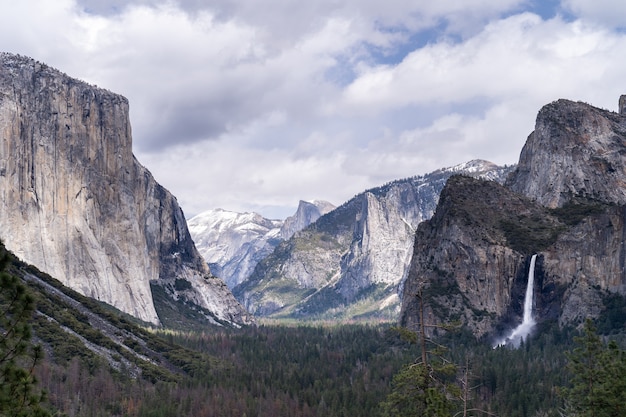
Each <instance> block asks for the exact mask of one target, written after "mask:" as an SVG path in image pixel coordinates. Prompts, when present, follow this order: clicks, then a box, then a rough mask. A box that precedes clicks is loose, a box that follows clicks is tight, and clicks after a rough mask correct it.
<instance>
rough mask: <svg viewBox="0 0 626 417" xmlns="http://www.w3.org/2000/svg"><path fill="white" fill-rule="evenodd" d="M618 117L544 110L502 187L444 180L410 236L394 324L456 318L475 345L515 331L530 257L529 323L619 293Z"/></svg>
mask: <svg viewBox="0 0 626 417" xmlns="http://www.w3.org/2000/svg"><path fill="white" fill-rule="evenodd" d="M625 158H626V118H624V117H623V116H622V115H621V114H617V113H613V112H610V111H607V110H602V109H598V108H595V107H593V106H591V105H588V104H585V103H577V102H572V101H568V100H558V101H556V102H554V103H551V104H548V105H546V106H544V107H543V108H542V109H541V110H540V112H539V114H538V116H537V122H536V126H535V130H534V131H533V133H531V135H530V136H529V137H528V140H527V142H526V144H525V146H524V148H523V150H522V152H521V156H520V160H519V164H518V165H517V168H516V169H515V171H514V172H513V173H511V175H510V176H509V177H508V179H507V181H506V183H505V185H504V186H502V185H499V184H495V183H493V182H485V181H480V180H476V179H472V178H467V177H453V178H451V179H450V180H449V181H448V183H447V185H446V187H445V189H444V190H443V191H442V195H441V199H440V201H439V205H438V206H437V210H436V212H435V215H434V216H433V218H432V219H431V220H429V221H427V222H424V223H422V224H421V225H420V226H419V227H418V230H417V233H416V237H415V249H414V252H413V257H412V260H411V266H410V272H409V274H408V277H407V280H406V284H405V288H404V293H403V298H402V311H401V320H400V321H401V324H403V325H405V326H409V327H415V326H417V325H418V322H419V321H418V314H417V311H418V297H416V296H417V295H418V294H420V293H421V294H422V298H423V300H424V306H425V310H426V316H427V320H428V321H431V322H445V321H450V320H460V321H461V322H462V323H464V324H465V325H466V326H467V327H468V328H469V329H470V330H472V332H473V333H474V334H475V335H478V336H484V335H490V334H491V335H493V334H497V333H501V332H503V331H504V330H506V329H507V328H509V327H511V326H512V325H513V324H515V323H518V322H520V321H521V314H522V304H523V298H524V291H525V286H526V281H527V274H528V264H529V260H530V256H531V255H532V254H534V253H537V254H538V255H539V256H538V262H537V266H536V269H535V294H534V296H535V310H536V311H535V317H536V319H537V320H538V321H540V322H541V321H543V320H548V319H552V320H558V321H559V323H560V324H562V325H563V324H567V323H569V324H578V323H580V322H582V321H583V320H584V318H586V317H598V316H599V315H600V314H602V313H603V311H605V310H606V308H607V300H609V299H610V298H611V297H613V296H616V295H617V296H623V295H625V294H626V276H625V273H624V266H625V265H624V264H625V259H626V249H625V247H624V241H625V239H626V229H625V227H624V223H625V220H626V217H625V216H626V207H625V206H624V204H625V202H626V201H625V198H624V196H625V193H626V187H625V183H624V181H625V180H626V165H625V163H626V160H625Z"/></svg>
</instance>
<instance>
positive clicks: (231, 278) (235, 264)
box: [187, 201, 335, 288]
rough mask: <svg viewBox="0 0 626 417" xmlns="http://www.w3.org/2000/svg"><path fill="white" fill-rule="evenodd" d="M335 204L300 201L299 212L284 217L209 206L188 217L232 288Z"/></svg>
mask: <svg viewBox="0 0 626 417" xmlns="http://www.w3.org/2000/svg"><path fill="white" fill-rule="evenodd" d="M333 208H335V206H333V205H332V204H330V203H328V202H326V201H313V202H308V201H300V203H299V204H298V209H297V210H296V213H295V214H294V215H293V216H289V217H287V218H286V219H285V220H284V221H283V220H275V219H267V218H265V217H263V216H261V215H260V214H258V213H236V212H233V211H227V210H222V209H216V210H207V211H205V212H203V213H200V214H198V215H197V216H194V217H193V218H191V219H189V221H188V222H187V225H188V227H189V232H190V233H191V237H192V239H193V241H194V242H195V244H196V247H197V248H198V250H199V251H200V254H202V256H203V257H204V259H205V260H206V261H207V262H208V263H209V266H210V268H211V271H213V273H214V274H215V275H217V276H219V277H222V278H223V279H224V281H225V282H226V285H228V287H229V288H233V287H235V286H237V285H239V284H240V283H242V282H244V281H245V280H246V279H247V278H248V277H249V276H250V274H251V273H252V271H254V268H255V267H256V265H257V264H258V263H259V261H260V260H261V259H263V258H265V257H266V256H267V255H269V254H270V253H271V252H272V251H273V250H274V248H275V247H276V246H277V245H278V244H279V243H280V242H282V241H283V240H285V239H289V238H290V237H291V236H293V234H294V233H295V232H297V231H299V230H301V229H303V228H305V227H306V226H308V225H309V224H311V223H313V222H314V221H315V220H317V219H319V218H320V216H322V215H324V214H326V213H328V212H329V211H330V210H332V209H333Z"/></svg>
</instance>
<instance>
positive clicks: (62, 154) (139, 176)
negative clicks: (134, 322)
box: [0, 53, 249, 324]
mask: <svg viewBox="0 0 626 417" xmlns="http://www.w3.org/2000/svg"><path fill="white" fill-rule="evenodd" d="M131 141H132V137H131V127H130V121H129V116H128V101H127V100H126V99H125V98H124V97H122V96H120V95H117V94H113V93H111V92H109V91H106V90H103V89H100V88H96V87H93V86H90V85H88V84H86V83H84V82H81V81H78V80H75V79H73V78H70V77H68V76H66V75H65V74H62V73H60V72H59V71H56V70H54V69H52V68H50V67H48V66H46V65H45V64H41V63H39V62H35V61H34V60H32V59H29V58H25V57H21V56H16V55H12V54H6V53H3V54H0V238H1V239H2V240H3V241H4V243H5V244H6V247H7V248H8V249H9V250H11V251H12V252H14V253H15V254H16V255H17V256H18V257H20V258H21V259H22V260H24V261H25V262H28V263H30V264H33V265H34V266H36V267H37V268H39V269H40V270H42V271H44V272H47V273H48V274H50V275H52V276H53V277H55V278H57V279H59V280H60V281H61V282H62V283H63V284H65V285H67V286H69V287H71V288H73V289H75V290H77V291H79V292H80V293H82V294H84V295H86V296H89V297H93V298H96V299H98V300H101V301H104V302H106V303H109V304H111V305H113V306H115V307H117V308H118V309H120V310H122V311H124V312H126V313H129V314H131V315H133V316H135V317H137V318H140V319H142V320H144V321H147V322H152V323H159V321H160V320H159V311H158V306H155V303H154V302H153V290H154V289H155V288H157V287H158V288H159V289H161V290H163V291H164V292H165V294H167V296H168V297H169V299H170V300H172V301H173V302H174V301H177V302H182V303H186V304H188V305H189V306H191V307H192V308H193V309H195V310H198V311H199V312H201V313H202V314H203V315H205V316H206V319H207V321H211V322H230V323H235V324H240V323H245V322H247V321H248V320H249V317H248V315H247V313H246V311H245V310H244V309H243V308H242V306H241V305H240V304H239V303H238V302H237V301H236V300H235V299H234V298H233V296H232V294H231V292H230V291H229V290H228V288H227V287H226V285H225V284H224V283H223V281H221V280H220V279H218V278H216V277H215V276H213V275H212V274H211V272H210V270H209V268H208V266H207V264H206V262H205V261H204V260H203V259H202V257H201V256H200V254H199V253H198V251H197V250H196V248H195V246H194V244H193V241H192V240H191V237H190V235H189V232H188V230H187V226H186V222H185V218H184V216H183V213H182V211H181V209H180V207H179V206H178V203H177V202H176V199H175V198H174V196H172V195H171V194H170V193H169V192H168V191H167V190H166V189H164V188H163V187H162V186H160V185H159V184H158V183H157V182H156V181H155V180H154V178H153V177H152V175H151V174H150V172H149V171H148V170H147V169H146V168H144V167H143V166H142V165H141V164H139V162H138V161H137V160H136V159H135V157H134V156H133V154H132V149H131V145H132V144H131Z"/></svg>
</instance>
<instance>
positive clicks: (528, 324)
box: [496, 254, 537, 347]
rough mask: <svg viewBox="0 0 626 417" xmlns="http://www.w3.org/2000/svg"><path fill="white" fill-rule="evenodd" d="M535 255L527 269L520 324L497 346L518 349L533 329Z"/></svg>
mask: <svg viewBox="0 0 626 417" xmlns="http://www.w3.org/2000/svg"><path fill="white" fill-rule="evenodd" d="M536 260H537V255H536V254H535V255H533V256H532V258H530V268H529V269H528V284H526V295H525V296H524V316H523V318H522V323H521V324H520V325H519V326H517V327H516V328H515V329H513V330H512V331H511V333H510V334H509V335H508V336H507V337H506V338H505V339H503V340H501V341H500V342H498V343H496V347H497V346H504V345H509V344H510V345H513V346H515V347H518V346H519V344H520V342H521V341H522V339H525V338H527V337H528V335H529V334H530V332H531V331H532V329H533V327H535V319H533V291H534V285H535V261H536Z"/></svg>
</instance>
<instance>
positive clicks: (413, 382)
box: [381, 292, 462, 417]
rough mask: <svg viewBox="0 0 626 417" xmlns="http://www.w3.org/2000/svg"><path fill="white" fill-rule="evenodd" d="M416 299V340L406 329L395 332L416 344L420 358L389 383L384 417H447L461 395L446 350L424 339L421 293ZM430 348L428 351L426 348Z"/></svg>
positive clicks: (382, 406) (453, 365)
mask: <svg viewBox="0 0 626 417" xmlns="http://www.w3.org/2000/svg"><path fill="white" fill-rule="evenodd" d="M417 297H418V298H419V313H420V315H419V321H420V324H419V337H418V335H417V333H415V332H411V331H409V330H407V329H398V331H399V332H400V334H401V336H402V338H403V339H405V340H407V341H409V342H410V343H415V344H419V345H420V348H421V358H420V359H417V360H416V361H415V363H412V364H409V365H407V366H405V367H404V368H403V369H402V370H400V372H398V373H397V374H396V375H395V376H394V377H393V381H392V391H391V393H390V394H389V395H388V396H387V398H386V400H385V401H383V402H382V404H381V408H382V413H383V416H385V417H405V416H406V417H409V416H423V417H447V416H450V415H452V413H453V410H454V409H455V408H456V406H457V405H458V403H459V399H461V396H462V393H461V389H460V387H459V386H458V385H457V384H456V380H455V377H456V374H457V366H456V365H455V364H454V363H452V362H450V361H448V360H446V359H445V357H444V353H445V351H446V349H445V348H444V347H443V346H441V345H438V344H436V343H433V342H432V341H431V340H429V339H427V338H426V332H425V327H426V326H428V325H427V324H426V323H425V322H424V305H423V300H422V293H421V292H419V293H418V294H417ZM429 343H430V344H433V345H434V348H433V349H428V348H427V344H429Z"/></svg>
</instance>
